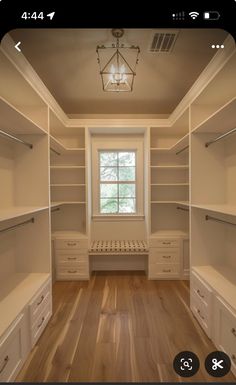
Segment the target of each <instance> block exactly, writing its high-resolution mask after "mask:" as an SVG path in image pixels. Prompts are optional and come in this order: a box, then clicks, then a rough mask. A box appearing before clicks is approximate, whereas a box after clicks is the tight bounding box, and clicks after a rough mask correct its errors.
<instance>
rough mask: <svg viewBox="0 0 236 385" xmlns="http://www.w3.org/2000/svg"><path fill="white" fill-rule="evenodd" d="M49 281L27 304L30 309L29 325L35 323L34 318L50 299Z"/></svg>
mask: <svg viewBox="0 0 236 385" xmlns="http://www.w3.org/2000/svg"><path fill="white" fill-rule="evenodd" d="M51 295H52V294H51V281H49V282H47V283H46V285H44V286H43V288H42V289H41V290H40V292H39V293H38V294H37V295H36V296H35V297H34V298H33V300H32V301H31V302H30V304H29V309H30V324H31V325H33V323H34V322H35V321H36V318H37V317H38V315H39V314H40V313H41V311H42V310H43V308H44V306H45V304H46V303H47V302H48V300H49V298H51Z"/></svg>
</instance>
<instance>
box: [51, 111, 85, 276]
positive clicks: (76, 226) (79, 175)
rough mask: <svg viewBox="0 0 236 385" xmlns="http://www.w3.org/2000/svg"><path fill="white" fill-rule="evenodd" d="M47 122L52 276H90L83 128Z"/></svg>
mask: <svg viewBox="0 0 236 385" xmlns="http://www.w3.org/2000/svg"><path fill="white" fill-rule="evenodd" d="M49 124H50V192H51V194H50V196H51V207H52V210H51V213H52V239H53V272H54V274H53V275H54V279H56V280H80V279H89V256H88V238H87V167H86V162H87V161H86V137H85V128H84V127H73V128H68V127H66V126H65V125H64V124H63V122H61V120H60V119H59V118H58V117H57V116H56V114H55V113H54V112H53V111H51V110H50V115H49Z"/></svg>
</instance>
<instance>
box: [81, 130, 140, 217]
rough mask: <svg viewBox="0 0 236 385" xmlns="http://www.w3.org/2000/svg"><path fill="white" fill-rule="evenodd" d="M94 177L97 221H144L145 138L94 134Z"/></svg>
mask: <svg viewBox="0 0 236 385" xmlns="http://www.w3.org/2000/svg"><path fill="white" fill-rule="evenodd" d="M90 177H91V198H92V202H91V203H92V205H91V207H88V209H89V211H90V210H91V211H90V212H91V214H92V217H93V220H94V221H116V220H119V221H120V220H122V221H123V220H124V221H126V220H127V221H129V220H130V221H132V220H136V219H137V220H143V218H144V188H145V186H144V138H143V136H141V135H130V134H127V135H125V134H115V133H114V134H112V135H106V134H97V135H92V136H91V173H88V178H90Z"/></svg>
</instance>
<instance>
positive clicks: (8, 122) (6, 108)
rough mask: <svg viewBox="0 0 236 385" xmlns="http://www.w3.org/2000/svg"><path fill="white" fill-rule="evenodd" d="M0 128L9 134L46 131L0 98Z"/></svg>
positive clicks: (44, 132) (42, 132)
mask: <svg viewBox="0 0 236 385" xmlns="http://www.w3.org/2000/svg"><path fill="white" fill-rule="evenodd" d="M0 116H1V125H0V130H2V131H6V132H7V133H8V134H11V135H23V134H27V135H29V134H46V131H45V130H44V129H43V128H42V127H40V126H38V125H37V124H36V123H34V122H33V121H32V120H31V119H29V118H28V117H26V116H25V115H24V114H23V113H22V112H20V111H19V110H17V109H16V108H15V107H13V106H12V105H11V104H9V103H8V102H6V101H5V100H4V99H3V98H0Z"/></svg>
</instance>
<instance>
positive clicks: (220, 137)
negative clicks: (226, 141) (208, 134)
mask: <svg viewBox="0 0 236 385" xmlns="http://www.w3.org/2000/svg"><path fill="white" fill-rule="evenodd" d="M235 131H236V128H233V129H232V130H230V131H228V132H226V133H225V134H223V135H220V136H218V137H217V138H215V139H213V140H210V141H209V142H206V143H205V147H209V146H210V145H211V144H212V143H215V142H218V140H221V139H223V138H225V137H226V136H228V135H231V134H233V133H234V132H235Z"/></svg>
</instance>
